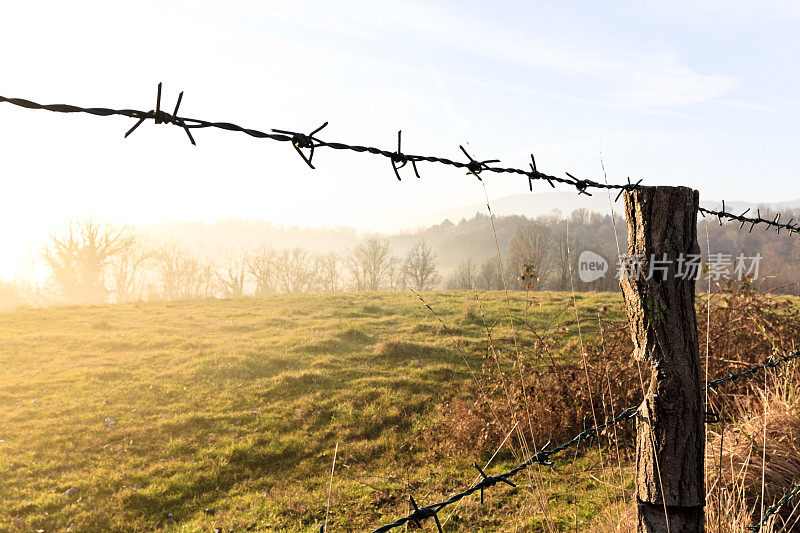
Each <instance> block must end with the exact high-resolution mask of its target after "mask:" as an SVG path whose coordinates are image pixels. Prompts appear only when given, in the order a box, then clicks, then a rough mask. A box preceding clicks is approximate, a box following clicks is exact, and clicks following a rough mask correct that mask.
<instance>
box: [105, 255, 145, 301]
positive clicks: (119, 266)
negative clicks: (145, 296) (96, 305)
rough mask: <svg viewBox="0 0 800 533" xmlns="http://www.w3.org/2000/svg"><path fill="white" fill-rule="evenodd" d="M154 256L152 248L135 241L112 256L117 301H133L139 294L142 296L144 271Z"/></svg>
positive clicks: (111, 273) (113, 291)
mask: <svg viewBox="0 0 800 533" xmlns="http://www.w3.org/2000/svg"><path fill="white" fill-rule="evenodd" d="M152 257H153V252H152V250H149V249H148V248H147V247H145V246H144V245H142V244H140V243H134V244H132V245H131V246H130V247H128V248H126V249H124V250H122V251H120V252H119V253H118V254H117V255H116V256H115V257H113V258H112V260H111V265H110V275H111V286H112V293H113V295H114V301H115V302H128V301H131V300H133V299H135V298H136V295H137V294H138V295H139V297H141V296H142V293H143V280H142V271H143V270H144V267H145V266H146V263H147V261H148V260H149V259H151V258H152Z"/></svg>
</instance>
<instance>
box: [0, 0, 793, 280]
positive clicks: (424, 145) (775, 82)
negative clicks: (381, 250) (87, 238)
mask: <svg viewBox="0 0 800 533" xmlns="http://www.w3.org/2000/svg"><path fill="white" fill-rule="evenodd" d="M0 44H1V45H2V50H3V54H2V56H0V62H2V67H1V68H0V73H2V75H1V76H0V79H2V83H0V94H2V95H3V96H7V97H22V98H29V99H32V100H35V101H39V102H42V103H74V104H77V105H84V106H108V107H118V108H137V109H145V110H146V109H151V108H152V107H153V105H154V100H155V88H156V84H157V83H158V82H159V81H163V82H164V102H165V105H164V107H165V109H167V110H171V108H172V107H173V105H174V101H175V98H176V97H177V93H178V92H179V91H180V90H184V91H185V95H184V100H183V104H182V107H181V111H182V114H185V115H186V116H190V117H196V118H203V119H208V120H221V121H231V122H236V123H238V124H241V125H244V126H251V127H255V128H257V129H262V130H268V129H270V128H282V129H295V130H311V129H313V128H315V127H316V126H318V125H319V124H321V123H322V122H323V121H326V120H327V121H330V125H329V126H328V128H327V129H326V130H325V131H324V132H323V133H322V134H321V136H322V138H325V139H328V140H338V141H344V142H351V143H354V144H360V143H362V144H376V145H379V146H383V147H386V148H393V147H394V143H395V136H396V132H397V130H398V129H402V130H403V132H404V149H405V150H406V151H408V152H411V153H434V154H439V155H444V156H449V157H453V158H462V156H461V155H460V152H459V151H458V144H461V143H469V146H470V149H471V150H472V151H473V152H474V153H475V154H476V155H477V156H480V157H482V158H487V159H488V158H495V157H497V158H500V159H502V160H503V163H504V164H507V165H513V166H524V165H525V164H526V162H527V159H528V154H529V153H531V152H533V153H535V154H536V156H537V161H538V162H539V166H540V169H541V170H543V171H546V172H549V173H552V174H562V173H563V172H564V171H569V172H570V173H572V174H575V175H577V176H584V177H593V178H595V179H598V178H599V177H600V176H601V174H600V164H599V153H600V150H601V149H602V151H603V155H604V159H605V163H606V168H607V170H608V172H609V179H610V180H612V181H617V182H619V181H623V180H624V179H625V178H626V177H627V176H631V177H636V178H640V177H641V178H644V179H645V182H646V183H648V184H686V185H692V186H694V187H696V188H698V189H700V191H701V198H703V199H715V200H716V199H722V198H724V199H728V200H748V201H764V202H769V201H778V200H789V199H795V198H798V197H800V190H798V187H797V185H796V178H797V176H798V171H800V151H798V148H800V133H798V128H797V126H796V124H797V122H798V111H800V105H798V104H799V103H800V61H798V58H800V3H798V2H779V1H764V0H761V1H758V2H756V1H753V2H750V1H736V0H719V1H715V0H711V1H703V0H692V1H670V2H649V1H636V2H624V1H620V2H613V3H612V2H597V1H592V2H547V3H545V2H464V1H462V2H455V1H453V2H413V1H403V2H384V1H374V0H373V1H372V2H358V1H348V0H337V1H336V2H311V1H309V2H286V1H282V2H277V1H276V2H268V1H261V2H254V1H253V2H247V1H226V2H201V1H192V2H189V1H186V2H170V1H161V2H144V1H138V2H129V3H127V4H126V5H125V6H123V4H122V3H119V2H108V1H106V2H96V3H94V2H81V1H77V0H76V1H72V2H36V1H26V2H13V3H12V2H7V3H6V4H5V5H4V6H3V16H2V18H0ZM131 125H132V121H130V120H126V119H122V118H97V117H91V116H68V115H57V114H54V113H48V112H44V111H28V110H23V109H19V108H15V107H13V106H10V105H8V104H0V143H2V144H1V145H2V149H1V150H2V167H1V168H2V183H3V190H2V191H3V194H2V210H0V223H1V224H2V230H0V231H1V232H2V239H3V241H4V250H5V251H4V252H3V255H2V257H0V277H9V276H13V275H14V274H15V273H16V274H24V261H23V260H24V258H25V253H26V251H27V250H30V249H32V248H35V247H37V246H40V245H41V243H42V239H44V238H45V237H46V236H47V234H48V233H50V232H51V231H52V230H53V229H55V228H57V227H59V226H60V225H63V224H64V222H65V221H67V220H69V219H70V218H74V217H79V216H85V215H94V216H95V217H97V218H99V219H101V220H112V221H116V222H126V223H133V224H143V223H151V222H159V221H169V220H203V221H212V220H215V219H219V218H224V217H231V216H235V217H247V218H257V219H265V220H272V221H275V222H286V223H297V224H303V225H322V224H327V225H352V226H356V227H360V228H364V229H377V230H388V229H392V228H396V227H398V226H406V227H408V226H414V220H413V218H410V217H408V216H406V217H405V218H402V217H403V216H404V213H407V212H415V211H417V212H420V211H426V210H434V209H441V208H442V207H447V206H459V205H469V204H476V203H481V202H482V201H483V200H482V198H483V191H482V189H481V187H480V185H479V184H478V182H477V181H476V180H475V179H474V178H472V177H467V176H465V175H464V172H462V171H458V170H455V169H448V168H442V167H438V166H433V165H425V164H421V165H420V171H421V173H422V176H423V179H422V180H416V179H415V178H413V177H412V174H411V171H410V169H406V172H404V175H405V176H408V179H404V180H403V181H402V182H401V183H398V182H397V180H396V179H395V178H394V175H393V174H392V171H391V167H390V166H389V163H388V161H387V160H385V159H383V158H373V157H370V156H365V155H359V154H349V153H343V152H333V151H323V150H320V151H318V153H317V154H316V155H315V162H316V163H317V170H316V171H312V170H310V169H308V168H307V167H306V166H305V164H303V162H302V161H301V160H300V159H299V157H297V155H296V154H295V153H294V151H293V150H292V149H291V147H290V146H289V145H288V144H281V143H274V142H269V141H263V140H256V139H252V138H249V137H247V136H245V135H243V134H234V133H228V132H222V131H211V130H200V131H196V132H195V133H196V139H197V142H198V146H197V147H193V146H191V145H190V144H189V143H188V141H187V140H186V137H185V135H184V133H183V132H182V131H181V130H179V129H178V128H174V127H171V126H156V125H154V124H152V122H150V123H146V124H143V125H142V126H141V127H140V128H139V130H137V132H136V133H135V134H134V135H133V136H132V137H131V138H129V139H127V140H123V138H122V135H123V133H124V132H125V131H126V130H127V129H128V128H129V127H130V126H131ZM486 184H487V188H488V191H489V194H490V197H499V196H503V195H506V194H512V193H519V192H523V191H525V190H526V189H527V184H526V182H525V181H524V180H521V179H518V178H509V177H505V176H490V177H487V178H486ZM539 187H542V185H539ZM545 187H546V185H545ZM542 190H544V189H542Z"/></svg>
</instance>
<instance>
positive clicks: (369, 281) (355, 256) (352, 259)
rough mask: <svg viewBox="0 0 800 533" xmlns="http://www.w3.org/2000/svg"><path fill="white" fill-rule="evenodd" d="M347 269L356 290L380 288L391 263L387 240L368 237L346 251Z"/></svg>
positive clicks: (375, 289)
mask: <svg viewBox="0 0 800 533" xmlns="http://www.w3.org/2000/svg"><path fill="white" fill-rule="evenodd" d="M346 261H347V269H348V270H349V271H350V275H351V276H352V278H353V282H354V284H355V288H356V290H358V291H377V290H380V288H381V284H382V283H383V281H384V279H385V278H386V275H387V273H388V271H389V268H390V267H391V265H392V252H391V249H390V247H389V242H388V241H379V240H378V239H374V238H373V239H369V240H367V241H365V242H362V243H361V244H359V245H358V246H356V247H355V248H354V249H352V250H349V251H348V253H347V260H346Z"/></svg>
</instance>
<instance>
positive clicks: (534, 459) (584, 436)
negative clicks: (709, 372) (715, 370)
mask: <svg viewBox="0 0 800 533" xmlns="http://www.w3.org/2000/svg"><path fill="white" fill-rule="evenodd" d="M798 357H800V350H797V351H794V352H792V353H789V354H787V355H784V356H783V357H779V358H777V359H770V360H769V361H767V362H765V363H763V364H760V365H753V366H751V367H748V368H746V369H744V370H741V371H739V372H734V373H731V374H728V375H726V376H722V377H720V378H718V379H715V380H713V381H709V382H708V384H707V385H706V386H705V387H703V390H706V389H710V390H712V391H714V390H716V389H717V388H719V386H720V385H722V384H723V383H726V382H729V381H731V382H735V381H736V380H738V379H740V378H745V379H746V378H750V377H752V376H754V375H756V374H757V373H758V371H759V370H763V369H766V368H774V367H777V366H779V365H781V364H783V363H786V362H788V361H791V360H792V359H796V358H798ZM638 410H639V406H631V407H628V408H627V409H625V410H624V411H622V412H621V413H620V414H618V415H617V416H615V417H614V418H611V419H609V420H606V421H605V422H603V423H602V424H598V425H596V426H594V427H591V428H589V429H586V430H584V431H582V432H580V433H578V434H577V435H575V436H574V437H573V438H572V439H570V440H568V441H566V442H565V443H563V444H561V445H560V446H557V447H555V448H549V449H548V446H549V445H550V443H549V442H548V443H547V444H545V445H544V446H543V447H542V449H541V450H540V451H539V452H538V453H536V454H534V455H533V456H531V457H530V458H529V459H528V460H527V461H525V462H523V463H520V464H519V465H517V466H516V467H514V468H512V469H511V470H508V471H507V472H503V473H502V474H498V475H496V476H488V475H486V473H484V471H483V470H481V469H480V468H478V471H479V473H480V475H481V477H482V479H481V480H480V481H479V482H478V483H475V484H474V485H472V486H470V487H469V488H468V489H466V490H464V491H462V492H459V493H457V494H454V495H453V496H450V497H449V498H447V499H446V500H443V501H440V502H438V503H433V504H431V505H427V506H425V507H418V506H417V503H416V501H415V500H414V498H413V496H412V497H411V504H412V506H413V507H414V511H413V512H412V513H411V514H408V515H406V516H404V517H402V518H398V519H397V520H395V521H394V522H392V523H390V524H386V525H383V526H381V527H379V528H378V529H376V530H374V531H373V533H384V532H386V531H390V530H392V529H394V528H396V527H400V526H402V525H403V524H405V523H406V522H414V523H415V524H416V525H418V526H421V524H420V521H421V520H424V519H426V518H433V519H434V520H435V522H436V525H437V527H438V530H439V532H441V531H442V528H441V525H440V524H439V518H438V516H437V515H438V513H439V511H441V510H442V509H443V508H445V507H447V506H448V505H450V504H453V503H456V502H457V501H459V500H461V499H462V498H465V497H466V496H469V495H470V494H473V493H475V492H477V491H480V493H481V503H483V489H485V488H489V487H492V486H494V485H496V484H498V483H505V484H508V485H511V486H516V485H514V484H513V483H512V482H511V481H509V478H511V477H513V476H514V475H515V474H517V473H519V472H521V471H522V470H525V469H526V468H528V467H529V466H531V465H533V464H536V463H538V464H540V465H544V466H549V465H552V464H553V463H552V462H551V461H550V458H551V457H552V456H554V455H556V454H558V453H560V452H563V451H564V450H566V449H568V448H571V447H573V446H577V445H579V444H580V443H581V442H583V441H586V440H591V439H592V438H594V437H596V436H599V435H600V432H601V431H602V430H604V429H606V428H609V427H611V426H614V425H616V424H619V423H620V422H623V421H625V420H629V419H631V418H634V417H635V416H636V414H637V412H638ZM707 414H708V413H707ZM715 421H716V420H714V419H710V420H709V419H707V420H706V423H713V422H715ZM477 466H478V465H477V464H475V467H476V468H477ZM774 512H777V510H776V511H773V514H774Z"/></svg>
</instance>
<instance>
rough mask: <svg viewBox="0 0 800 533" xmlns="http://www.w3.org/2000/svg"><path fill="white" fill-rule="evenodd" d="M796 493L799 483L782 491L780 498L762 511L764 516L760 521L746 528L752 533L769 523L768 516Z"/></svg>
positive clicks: (799, 489) (799, 486) (799, 488)
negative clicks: (786, 490)
mask: <svg viewBox="0 0 800 533" xmlns="http://www.w3.org/2000/svg"><path fill="white" fill-rule="evenodd" d="M798 494H800V484H797V485H794V486H793V487H792V488H791V489H790V490H789V492H784V494H783V496H782V497H781V499H780V500H778V501H777V502H775V503H774V504H773V505H772V506H771V507H770V508H769V509H767V512H766V513H764V518H763V519H762V520H761V522H759V523H758V524H756V525H754V526H749V527H748V528H747V529H748V530H750V531H753V532H754V533H758V532H759V531H761V528H763V527H764V526H766V525H767V524H768V523H769V520H770V518H772V515H774V514H775V513H777V512H778V511H780V510H781V508H782V507H783V506H784V505H786V504H787V503H789V500H791V499H792V498H794V497H795V496H797V495H798Z"/></svg>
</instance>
